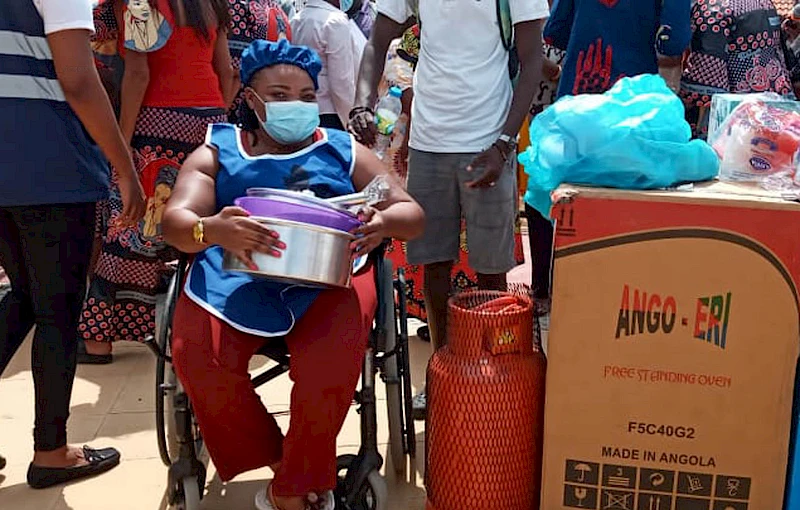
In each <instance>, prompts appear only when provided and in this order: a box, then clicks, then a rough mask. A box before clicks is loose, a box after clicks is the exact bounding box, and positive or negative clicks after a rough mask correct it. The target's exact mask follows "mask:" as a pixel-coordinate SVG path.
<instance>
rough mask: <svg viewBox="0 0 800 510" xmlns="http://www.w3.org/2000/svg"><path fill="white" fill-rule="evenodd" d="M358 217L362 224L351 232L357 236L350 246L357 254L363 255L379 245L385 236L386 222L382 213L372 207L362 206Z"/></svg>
mask: <svg viewBox="0 0 800 510" xmlns="http://www.w3.org/2000/svg"><path fill="white" fill-rule="evenodd" d="M358 219H359V220H360V221H361V222H363V223H364V224H363V225H361V226H360V227H358V228H356V229H354V230H353V231H352V232H351V234H355V235H356V236H358V238H357V239H356V240H355V241H353V243H352V244H351V245H350V246H351V248H352V249H353V252H355V253H356V254H357V255H363V254H365V253H369V252H371V251H372V250H374V249H375V248H377V247H378V246H380V245H381V243H382V242H383V240H384V239H385V238H386V222H385V221H384V218H383V214H382V213H381V212H380V211H379V210H377V209H375V208H374V207H364V208H362V209H361V211H360V212H359V213H358Z"/></svg>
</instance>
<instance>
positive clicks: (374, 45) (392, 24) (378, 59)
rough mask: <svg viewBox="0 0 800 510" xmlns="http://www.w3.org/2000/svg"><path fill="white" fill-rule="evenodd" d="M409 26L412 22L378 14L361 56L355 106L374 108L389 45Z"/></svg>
mask: <svg viewBox="0 0 800 510" xmlns="http://www.w3.org/2000/svg"><path fill="white" fill-rule="evenodd" d="M409 26H411V23H410V22H406V24H400V23H397V22H396V21H393V20H392V19H390V18H388V17H386V16H384V15H383V14H380V13H379V14H378V17H377V19H376V20H375V24H374V25H373V27H372V34H371V35H370V37H369V41H367V46H366V47H365V48H364V55H363V56H362V57H361V67H360V69H359V72H358V82H357V83H356V101H355V106H361V107H366V108H372V105H374V104H375V99H376V98H375V96H376V94H377V93H378V84H379V83H380V81H381V77H383V69H384V67H385V66H386V52H388V51H389V45H390V44H391V43H392V41H393V40H395V39H397V38H398V37H400V36H401V35H403V32H404V31H405V30H406V28H408V27H409Z"/></svg>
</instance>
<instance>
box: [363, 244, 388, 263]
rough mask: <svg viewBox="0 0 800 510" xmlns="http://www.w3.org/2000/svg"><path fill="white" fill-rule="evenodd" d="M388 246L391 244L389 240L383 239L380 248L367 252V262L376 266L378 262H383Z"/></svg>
mask: <svg viewBox="0 0 800 510" xmlns="http://www.w3.org/2000/svg"><path fill="white" fill-rule="evenodd" d="M390 244H392V240H391V239H384V240H383V242H382V243H381V244H380V246H378V247H377V248H375V249H374V250H372V251H371V252H369V256H368V258H369V261H370V262H372V263H373V264H377V263H378V262H379V261H381V260H383V258H384V256H385V255H386V250H387V249H388V248H389V245H390Z"/></svg>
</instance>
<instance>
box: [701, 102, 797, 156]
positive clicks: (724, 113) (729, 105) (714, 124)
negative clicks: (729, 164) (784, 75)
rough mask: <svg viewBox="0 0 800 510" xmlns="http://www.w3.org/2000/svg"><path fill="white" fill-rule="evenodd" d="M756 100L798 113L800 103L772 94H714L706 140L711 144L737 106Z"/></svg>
mask: <svg viewBox="0 0 800 510" xmlns="http://www.w3.org/2000/svg"><path fill="white" fill-rule="evenodd" d="M753 100H758V101H762V102H764V103H766V104H768V105H770V106H776V107H778V108H783V109H786V110H792V111H800V103H798V102H797V101H792V100H787V99H786V98H784V97H783V96H780V95H778V94H776V93H774V92H765V93H758V94H714V95H713V96H712V97H711V109H710V111H709V118H708V140H709V143H712V144H713V140H715V139H716V138H717V136H718V132H719V128H720V127H721V126H722V124H723V123H724V122H725V121H726V120H728V117H730V115H731V114H732V113H733V110H735V109H736V107H737V106H739V105H740V104H742V103H744V102H745V101H753Z"/></svg>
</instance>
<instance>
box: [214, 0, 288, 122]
mask: <svg viewBox="0 0 800 510" xmlns="http://www.w3.org/2000/svg"><path fill="white" fill-rule="evenodd" d="M228 4H229V8H228V10H229V11H230V14H231V30H230V32H229V33H228V48H229V49H230V52H231V63H232V64H233V68H234V69H235V70H236V72H239V66H240V64H241V62H242V52H243V51H244V50H245V48H247V47H248V46H249V45H250V43H251V42H253V41H255V40H256V39H266V40H267V41H278V40H280V39H286V40H288V41H291V40H292V30H291V27H290V26H289V20H290V19H292V16H294V12H295V9H294V3H293V2H291V1H288V0H228ZM246 107H247V105H246V104H245V103H244V100H243V96H242V91H239V94H238V95H237V96H236V99H235V100H234V101H233V105H232V106H231V109H230V111H229V112H228V122H230V123H231V124H237V125H238V124H241V119H242V112H241V109H242V108H246Z"/></svg>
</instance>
